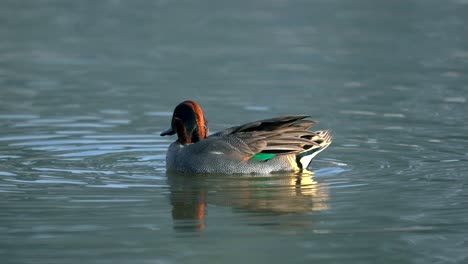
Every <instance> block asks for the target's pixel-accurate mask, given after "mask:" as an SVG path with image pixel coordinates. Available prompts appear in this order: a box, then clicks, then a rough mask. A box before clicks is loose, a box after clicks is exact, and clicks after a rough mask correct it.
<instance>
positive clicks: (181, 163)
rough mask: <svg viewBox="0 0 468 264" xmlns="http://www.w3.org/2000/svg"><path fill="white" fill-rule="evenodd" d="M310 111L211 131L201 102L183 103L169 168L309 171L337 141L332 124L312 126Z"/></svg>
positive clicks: (173, 125) (232, 171)
mask: <svg viewBox="0 0 468 264" xmlns="http://www.w3.org/2000/svg"><path fill="white" fill-rule="evenodd" d="M309 118H310V116H309V115H284V116H278V117H274V118H269V119H263V120H258V121H253V122H249V123H246V124H243V125H239V126H233V127H230V128H227V129H224V130H221V131H219V132H216V133H214V134H212V135H209V128H208V122H207V121H206V119H205V116H204V115H203V111H202V109H201V107H200V105H199V104H197V103H196V102H194V101H192V100H187V101H183V102H182V103H180V104H178V105H177V106H176V107H175V109H174V112H173V115H172V120H171V127H170V128H169V129H167V130H166V131H163V132H161V134H160V135H161V136H169V135H177V140H176V141H174V142H173V143H171V144H170V145H169V147H168V150H167V154H166V170H167V171H175V172H180V173H207V174H208V173H218V174H270V173H274V172H308V170H307V168H308V166H309V164H310V163H311V161H312V159H313V158H314V157H315V156H316V155H317V154H318V153H320V152H322V151H323V150H325V149H326V148H327V147H328V146H330V144H331V143H332V136H331V135H330V131H329V130H321V131H311V130H309V128H310V127H312V126H314V125H315V124H317V122H316V121H312V120H309Z"/></svg>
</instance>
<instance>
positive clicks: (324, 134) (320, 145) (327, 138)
mask: <svg viewBox="0 0 468 264" xmlns="http://www.w3.org/2000/svg"><path fill="white" fill-rule="evenodd" d="M315 133H316V135H315V136H314V137H313V138H312V139H311V140H312V141H313V142H315V143H317V144H316V145H314V147H312V148H309V149H307V150H306V151H304V152H300V153H298V154H297V155H296V163H297V165H298V167H299V168H300V169H301V170H305V169H307V167H308V166H309V164H310V162H311V161H312V159H313V158H314V157H315V156H316V155H317V154H319V153H320V152H322V151H323V150H324V149H326V148H327V147H328V146H330V144H331V143H332V137H331V135H330V131H329V130H323V131H316V132H315Z"/></svg>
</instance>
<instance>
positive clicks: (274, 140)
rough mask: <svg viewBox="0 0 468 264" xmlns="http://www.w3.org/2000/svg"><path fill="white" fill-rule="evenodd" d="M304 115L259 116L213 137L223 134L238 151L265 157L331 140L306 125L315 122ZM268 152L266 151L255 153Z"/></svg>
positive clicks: (293, 151)
mask: <svg viewBox="0 0 468 264" xmlns="http://www.w3.org/2000/svg"><path fill="white" fill-rule="evenodd" d="M307 117H309V116H307V115H289V116H280V117H276V118H271V119H264V120H259V121H255V122H251V123H247V124H245V125H241V126H236V127H231V128H228V129H226V130H223V131H220V132H218V133H216V134H214V135H213V137H223V138H224V140H226V141H228V142H238V143H237V144H235V145H237V146H239V151H240V152H242V153H243V154H245V156H246V157H255V156H257V157H261V159H267V158H271V157H274V156H276V155H281V154H300V153H302V152H308V151H310V150H313V149H319V148H322V146H323V143H324V142H328V143H327V146H328V145H329V143H330V142H331V137H330V135H329V134H328V132H313V131H309V130H308V129H309V128H310V127H312V126H313V125H315V124H316V123H317V122H315V121H311V120H307V119H306V118H307ZM257 154H268V155H257Z"/></svg>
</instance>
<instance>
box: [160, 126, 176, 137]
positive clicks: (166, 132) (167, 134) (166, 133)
mask: <svg viewBox="0 0 468 264" xmlns="http://www.w3.org/2000/svg"><path fill="white" fill-rule="evenodd" d="M174 134H175V131H174V130H173V129H172V128H169V129H168V130H166V131H163V132H161V134H160V136H172V135H174Z"/></svg>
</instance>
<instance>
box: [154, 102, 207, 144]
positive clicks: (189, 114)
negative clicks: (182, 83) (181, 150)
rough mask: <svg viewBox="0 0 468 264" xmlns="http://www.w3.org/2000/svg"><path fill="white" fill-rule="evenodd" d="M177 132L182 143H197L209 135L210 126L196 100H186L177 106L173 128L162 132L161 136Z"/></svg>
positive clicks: (173, 118)
mask: <svg viewBox="0 0 468 264" xmlns="http://www.w3.org/2000/svg"><path fill="white" fill-rule="evenodd" d="M176 133H177V137H178V139H177V140H178V141H179V143H180V144H189V143H196V142H198V141H200V140H203V139H204V138H206V137H207V136H208V126H207V123H206V121H205V117H204V116H203V112H202V110H201V107H200V106H199V105H198V104H197V103H195V102H194V101H184V102H182V103H180V104H179V105H177V106H176V108H175V109H174V114H173V115H172V122H171V128H169V129H168V130H166V131H164V132H162V133H161V136H166V135H174V134H176Z"/></svg>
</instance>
